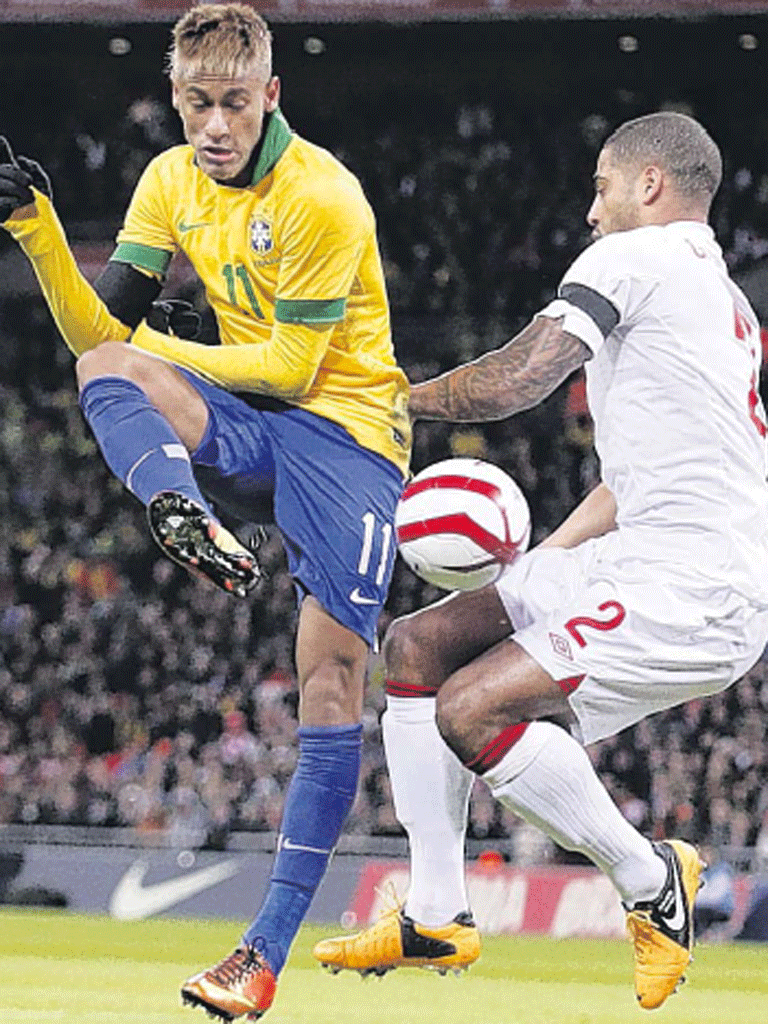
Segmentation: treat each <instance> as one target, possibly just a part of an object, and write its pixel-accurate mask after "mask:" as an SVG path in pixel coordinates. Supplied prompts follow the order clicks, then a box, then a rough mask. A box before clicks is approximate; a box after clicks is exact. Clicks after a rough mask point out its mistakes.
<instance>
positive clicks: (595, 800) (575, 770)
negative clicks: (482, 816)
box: [483, 722, 666, 906]
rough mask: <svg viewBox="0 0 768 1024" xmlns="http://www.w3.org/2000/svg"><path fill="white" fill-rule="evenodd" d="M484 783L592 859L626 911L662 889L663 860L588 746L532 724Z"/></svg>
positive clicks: (527, 817)
mask: <svg viewBox="0 0 768 1024" xmlns="http://www.w3.org/2000/svg"><path fill="white" fill-rule="evenodd" d="M483 779H484V780H485V782H487V783H488V785H489V787H490V789H491V792H492V793H493V795H494V796H495V797H496V799H497V800H500V801H501V803H502V804H504V806H505V807H509V808H510V809H511V810H513V811H514V812H515V813H516V814H519V815H520V816H521V817H522V818H525V820H526V821H528V822H530V823H531V824H532V825H537V826H538V827H539V828H540V829H542V831H544V832H546V834H547V835H548V836H549V837H550V838H551V839H553V840H554V841H555V842H556V843H558V845H560V846H562V847H564V848H565V849H566V850H577V851H578V852H579V853H583V854H585V856H587V857H589V859H590V860H591V861H593V862H594V863H595V864H596V865H597V866H598V867H599V868H600V869H601V870H602V871H604V872H605V873H606V874H607V875H608V877H609V878H610V879H611V880H612V881H613V884H614V885H615V886H616V888H617V889H618V891H619V894H620V895H621V898H622V900H623V901H624V903H625V904H627V906H633V905H634V904H635V903H636V902H637V901H638V900H647V899H653V897H655V896H657V895H658V894H659V892H660V891H661V888H662V886H663V885H664V882H665V880H666V866H665V864H664V861H663V860H662V859H661V857H659V856H658V855H657V854H656V853H655V852H654V849H653V846H652V845H651V843H650V842H649V841H648V840H647V839H646V838H645V837H644V836H642V835H641V834H640V833H639V832H638V831H637V830H636V829H635V828H633V826H632V825H630V823H629V822H628V821H627V819H626V818H625V817H624V816H623V814H622V813H621V811H620V810H619V809H618V807H617V806H616V804H615V803H614V802H613V800H611V798H610V796H609V795H608V792H607V790H606V789H605V787H604V786H603V784H602V782H601V781H600V779H599V778H598V777H597V773H596V772H595V770H594V768H593V767H592V762H591V761H590V760H589V757H588V756H587V754H586V751H585V750H584V748H583V747H582V746H581V745H580V744H579V743H577V742H576V740H575V739H574V738H573V737H572V736H571V735H570V734H569V733H567V732H566V731H565V730H564V729H561V728H560V727H559V726H556V725H553V724H552V723H551V722H531V723H530V725H529V726H528V728H527V729H526V731H525V732H524V733H523V735H522V736H521V737H520V739H519V740H518V741H517V743H515V745H514V746H513V747H511V748H510V750H509V751H508V752H507V754H506V755H505V756H504V757H503V758H502V760H501V761H500V762H499V763H498V764H497V765H496V766H495V767H494V768H491V770H490V771H488V772H486V773H485V775H483Z"/></svg>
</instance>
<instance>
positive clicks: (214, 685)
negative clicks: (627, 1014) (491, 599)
mask: <svg viewBox="0 0 768 1024" xmlns="http://www.w3.org/2000/svg"><path fill="white" fill-rule="evenodd" d="M628 103H629V101H628V100H626V98H624V99H622V98H621V97H620V96H616V97H613V98H611V97H607V98H606V101H605V104H604V107H603V108H602V110H601V113H599V114H596V113H594V112H590V110H588V109H584V110H581V111H579V112H577V115H575V114H574V111H573V109H571V108H570V107H569V106H567V105H566V106H564V107H563V108H562V111H561V120H560V122H559V123H556V124H553V123H552V120H551V118H550V117H549V116H548V115H547V114H545V113H543V112H542V113H539V114H536V113H535V112H532V110H531V109H528V110H526V111H525V112H524V113H521V110H520V109H514V108H513V107H505V106H500V105H497V106H494V105H492V104H484V103H475V104H472V103H462V104H457V105H456V106H454V107H452V108H451V109H450V110H449V111H447V112H446V111H444V112H443V114H442V117H439V118H438V117H434V118H432V120H431V121H430V123H429V130H427V128H426V127H425V122H424V121H423V118H422V119H421V120H419V119H418V118H416V116H415V115H414V114H413V113H411V114H410V116H402V117H398V119H397V120H393V119H392V118H391V117H389V118H387V117H385V116H384V115H383V114H380V115H379V116H378V117H377V118H375V119H374V123H373V124H371V123H370V116H371V115H369V120H368V121H367V122H363V121H362V120H360V121H355V119H354V118H353V117H350V118H349V119H347V120H345V121H344V123H343V127H342V126H341V125H340V124H339V126H338V128H337V130H336V136H335V137H330V138H324V137H322V136H323V133H326V134H328V133H331V129H330V128H329V127H328V126H327V125H325V123H324V122H322V121H321V122H320V123H319V133H320V135H321V137H320V138H319V139H318V141H321V142H323V143H324V144H326V145H331V146H332V148H333V149H334V150H335V151H336V152H337V154H338V155H339V156H341V157H342V159H344V160H345V161H346V162H347V163H348V164H349V166H350V167H351V168H352V169H353V170H354V171H355V172H356V173H357V174H358V175H359V176H360V177H361V179H362V181H363V183H364V186H365V188H366V191H367V192H368V195H369V196H370V199H371V202H372V204H373V206H374V209H375V211H376V214H377V218H378V222H379V231H380V238H381V245H382V252H383V256H384V262H385V269H386V273H387V280H388V286H389V290H390V296H391V300H392V308H393V324H394V329H395V341H396V345H397V349H398V353H399V356H400V358H401V361H402V362H403V364H404V365H405V368H406V370H407V372H408V373H409V376H410V377H411V378H412V379H414V380H417V379H420V378H423V377H424V376H427V375H430V374H432V373H434V372H436V371H439V370H440V369H443V368H446V367H448V366H450V365H452V364H454V363H455V362H457V361H459V360H464V359H466V358H469V357H471V356H473V355H476V354H479V353H480V352H481V351H484V350H485V349H487V348H490V347H492V346H494V345H497V344H498V343H500V342H501V341H503V340H505V339H506V338H507V337H509V336H510V335H511V334H512V333H514V331H515V330H517V329H518V328H519V327H520V326H521V325H522V324H523V323H524V321H525V320H526V319H527V318H528V317H529V316H530V315H531V313H533V312H534V311H535V310H536V309H537V308H540V307H541V306H542V305H543V304H544V303H545V302H546V301H548V299H549V298H550V297H551V295H552V292H553V290H554V288H555V286H556V283H557V281H558V279H559V277H560V275H561V274H562V272H563V270H564V269H565V267H566V265H567V264H568V262H570V260H571V259H572V258H573V256H574V255H575V253H576V252H577V251H578V250H579V249H580V248H581V247H582V246H583V245H585V244H586V243H587V241H588V231H587V228H586V225H585V223H584V212H585V210H586V208H587V206H588V205H589V191H590V176H591V172H592V167H593V164H594V159H595V155H596V152H597V149H598V148H599V144H600V142H601V140H602V138H603V137H604V136H605V134H606V131H607V129H608V128H609V127H612V126H613V124H614V123H616V122H617V121H618V120H621V119H623V118H624V117H626V116H631V115H632V114H633V113H636V112H640V111H639V110H637V111H636V110H633V109H632V108H631V104H630V105H629V106H628ZM692 112H693V113H697V112H696V111H692ZM722 133H723V135H722V136H721V139H720V140H721V142H722V144H723V146H724V148H725V149H726V180H725V182H724V186H723V189H722V192H721V195H720V197H719V199H718V204H717V208H716V211H715V226H716V229H717V231H718V234H719V237H720V239H721V241H722V242H723V244H724V245H725V248H726V254H727V258H728V261H729V264H730V265H731V267H732V269H733V270H734V271H735V272H740V271H743V272H752V271H753V270H754V269H755V268H756V267H759V265H760V261H761V260H762V258H763V257H764V256H765V255H766V253H768V168H766V167H764V166H762V165H761V163H760V158H758V157H757V156H755V154H753V153H745V152H740V151H739V149H738V147H736V146H735V145H734V148H733V149H729V148H728V140H729V138H730V130H729V126H728V123H727V122H725V121H724V122H723V125H722ZM306 134H308V135H310V137H315V136H313V135H312V133H311V132H310V130H309V129H307V131H306ZM175 141H178V129H177V127H176V125H175V122H174V120H173V118H172V116H171V112H170V110H169V108H168V106H167V105H166V104H165V103H163V102H161V101H160V100H158V99H156V98H153V97H151V96H148V97H146V98H142V99H140V100H135V101H134V102H133V103H132V104H131V105H130V106H129V108H128V110H127V113H126V115H125V120H124V121H123V122H122V123H119V124H116V125H111V126H110V129H109V134H106V133H105V135H104V137H103V138H102V137H95V136H94V134H93V133H89V132H88V131H86V130H85V128H83V127H82V126H78V125H68V126H67V129H66V131H62V132H61V133H59V134H58V135H56V136H53V137H48V138H47V139H46V140H42V139H41V146H43V145H45V146H47V148H48V153H46V152H45V151H37V152H35V153H34V155H35V156H36V157H38V158H40V159H41V160H42V161H43V162H44V163H46V166H47V167H48V169H49V170H50V172H51V175H52V178H53V181H54V190H55V196H56V197H57V205H58V206H59V209H60V211H61V213H62V215H63V217H64V219H65V220H69V221H77V220H85V219H94V218H95V219H99V218H101V222H102V223H103V224H110V223H112V222H113V221H117V220H118V219H119V217H120V213H121V211H122V209H123V207H124V206H125V203H126V202H127V198H128V196H129V195H130V191H131V189H132V187H133V184H134V182H135V180H136V178H137V176H138V174H139V173H140V171H141V168H142V167H143V165H144V164H145V163H146V161H147V160H148V159H149V158H150V157H151V156H152V155H153V154H154V153H155V152H158V151H159V150H161V149H163V148H165V147H166V146H167V145H168V144H171V143H173V142H175ZM742 157H743V158H744V160H745V161H746V160H747V158H749V160H750V163H749V164H747V163H745V162H742V159H741V158H742ZM753 158H754V159H753ZM747 166H748V167H749V169H747ZM187 294H189V295H190V296H191V298H192V299H193V300H194V301H195V302H197V303H198V304H200V305H202V301H203V300H202V297H201V296H200V295H199V294H197V292H196V291H195V289H194V288H191V289H190V288H188V289H187ZM0 341H1V342H2V346H3V351H4V359H3V364H2V367H0V403H1V404H2V409H3V416H2V419H1V420H0V516H1V517H2V522H3V527H4V529H3V531H2V533H1V534H0V591H2V601H1V602H0V823H8V822H18V823H29V824H45V823H51V824H78V825H80V824H92V825H130V826H133V827H135V828H137V829H139V830H141V831H143V832H145V833H146V834H148V835H154V834H159V833H162V834H164V835H165V836H167V837H168V838H169V840H170V841H171V842H173V843H176V844H178V845H180V846H196V845H198V846H199V845H208V846H211V847H220V848H222V847H224V846H225V845H226V842H227V836H228V835H229V834H230V833H231V832H232V831H233V830H263V831H271V830H274V829H275V828H276V827H277V824H278V821H279V818H280V812H281V807H282V800H283V794H284V791H285V786H286V783H287V780H288V779H289V778H290V776H291V774H292V771H293V767H294V764H295V759H296V748H295V730H296V708H297V693H296V681H295V676H294V668H293V657H292V653H293V652H292V633H293V627H294V619H295V596H294V592H293V586H292V583H291V581H290V579H289V578H288V577H287V575H286V573H285V571H284V559H283V554H282V549H281V545H280V539H279V536H278V535H277V533H276V531H275V530H274V527H271V528H268V537H267V540H266V542H265V544H264V546H263V547H262V552H261V561H262V562H263V564H264V567H265V568H266V570H267V572H268V573H269V578H268V580H267V582H266V584H265V586H264V587H263V588H262V589H261V590H260V591H259V592H258V593H257V594H256V595H255V596H254V597H252V598H251V599H249V600H248V601H247V602H242V603H238V602H234V601H232V600H231V599H229V598H227V597H226V596H225V595H223V594H221V593H219V592H218V591H216V590H214V589H213V588H212V587H210V586H208V585H207V584H205V583H204V582H198V581H196V580H193V579H192V578H191V577H189V576H188V575H187V574H186V573H184V572H183V570H180V569H178V568H176V567H175V566H174V565H173V564H172V563H171V562H170V561H168V560H167V559H165V558H164V557H163V556H162V554H160V552H159V551H158V550H157V549H156V548H155V547H154V546H153V544H152V542H151V541H150V539H149V536H148V533H147V530H146V528H145V525H144V520H143V513H142V510H141V508H140V507H139V505H138V503H137V502H135V501H134V499H133V498H132V497H131V496H130V495H128V494H127V493H126V492H125V491H124V490H123V489H122V487H121V486H120V485H119V484H118V483H117V482H116V481H115V480H113V478H112V477H111V475H110V474H109V472H108V471H107V469H106V467H105V466H104V464H103V462H102V460H101V458H100V456H99V454H98V452H97V449H96V447H95V444H94V442H93V439H92V438H91V436H90V435H89V433H88V431H87V428H86V426H85V424H84V422H83V420H82V417H81V415H80V411H79V409H78V405H77V400H76V395H75V390H74V387H73V381H72V372H71V358H70V356H69V354H68V353H67V352H66V350H65V349H64V347H63V345H62V344H61V341H60V339H58V337H57V335H56V332H55V328H54V327H53V325H52V323H51V321H50V319H49V318H48V316H47V313H46V311H45V309H44V308H43V306H42V304H41V303H40V301H39V300H37V299H35V300H30V299H29V298H26V297H25V298H23V299H19V298H17V299H14V298H12V297H6V298H5V299H3V300H2V303H1V304H0ZM450 455H456V456H462V455H473V456H478V457H482V458H486V459H490V460H491V461H494V462H497V463H498V464H500V465H501V466H502V467H503V468H504V469H506V470H507V471H508V472H509V473H510V474H511V475H512V476H513V477H514V478H515V479H516V480H517V481H518V483H519V484H520V485H521V487H522V488H523V490H524V492H525V494H526V496H527V497H528V500H529V503H530V506H531V510H532V518H533V525H534V537H533V542H534V543H535V542H536V541H537V540H539V539H541V538H542V537H543V536H545V535H546V534H547V533H548V532H549V531H550V530H551V529H552V528H553V527H554V526H555V525H557V523H558V522H559V521H560V520H561V519H562V518H563V517H564V516H565V515H566V514H567V512H568V511H569V510H570V509H571V508H572V507H573V506H574V505H575V504H576V503H577V502H578V501H579V500H580V498H581V497H582V496H583V495H584V494H585V493H586V492H587V491H588V490H589V489H590V488H591V487H592V486H594V484H595V483H596V481H597V479H598V473H599V467H598V465H597V462H596V459H595V456H594V453H593V451H592V433H591V423H590V419H589V415H588V413H587V410H586V405H585V397H584V386H583V380H582V379H581V378H580V377H579V376H578V375H577V376H576V377H575V378H573V379H572V380H570V381H568V382H566V384H565V385H563V386H562V387H561V388H559V389H558V391H557V392H556V393H555V394H554V395H553V396H552V397H551V398H550V399H549V400H548V401H547V402H545V403H544V404H543V405H542V406H541V407H539V408H538V409H536V410H532V411H531V412H528V413H525V414H523V415H521V416H518V417H516V418H515V419H514V420H512V421H509V422H505V423H499V424H492V425H489V426H487V427H484V428H483V429H482V430H481V429H478V428H474V427H467V426H462V427H456V426H453V425H449V424H430V425H422V426H420V427H418V428H417V433H416V447H415V452H414V462H413V465H414V469H417V470H418V469H420V468H421V467H422V466H424V465H427V464H428V463H430V462H433V461H436V460H437V459H440V458H445V457H448V456H450ZM439 596H440V594H439V592H437V591H435V590H433V589H432V588H430V587H428V586H427V585H425V584H422V583H421V582H420V581H418V580H417V579H416V578H415V577H414V576H413V575H412V574H411V573H410V572H409V571H408V570H407V569H406V568H405V567H404V566H403V565H402V564H401V563H399V564H398V566H397V569H396V574H395V579H394V584H393V587H392V592H391V596H390V599H389V602H388V605H387V609H386V612H385V614H384V616H383V617H382V622H381V629H382V631H383V630H384V629H385V628H386V624H387V621H388V619H389V618H390V617H391V616H393V615H399V614H402V613H404V612H407V611H410V610H412V609H414V608H415V607H417V606H418V605H420V604H423V603H425V602H427V601H431V600H434V599H436V598H437V597H439ZM383 706H384V697H383V668H382V665H381V662H380V660H379V658H378V656H376V655H372V657H371V666H370V682H369V686H368V692H367V701H366V707H365V721H364V724H365V741H364V762H363V769H362V776H361V784H360V790H359V795H358V798H357V802H356V804H355V807H354V810H353V814H352V818H351V820H350V823H349V826H348V831H349V832H352V833H359V834H363V835H371V836H376V835H397V834H400V828H399V826H398V824H397V822H396V820H395V817H394V812H393V807H392V799H391V792H390V788H389V783H388V778H387V773H386V769H385V766H384V759H383V750H382V745H381V735H380V726H379V717H380V713H381V711H382V709H383ZM591 754H592V756H593V757H594V760H595V763H596V764H597V766H598V767H599V769H600V771H601V772H602V774H603V777H604V778H605V779H606V781H607V782H608V784H609V786H610V788H611V791H612V792H613V794H614V796H615V797H616V799H617V801H618V802H619V804H620V805H621V807H622V810H623V811H624V813H625V814H626V816H627V817H628V818H629V819H630V820H631V821H632V822H633V823H634V824H636V825H637V826H638V827H640V828H641V829H643V830H644V831H646V832H647V833H649V834H651V835H662V834H674V835H678V836H684V837H690V838H692V839H696V840H697V841H699V842H702V843H705V844H706V845H709V846H712V847H715V848H721V847H748V846H749V847H755V846H757V847H759V848H760V849H762V850H764V853H765V858H766V862H768V662H761V663H759V664H758V666H756V668H755V669H754V670H753V671H752V672H751V673H750V674H749V676H748V677H746V678H745V679H744V680H743V681H741V682H740V683H739V684H738V685H736V686H734V687H733V688H732V689H731V690H729V691H728V692H727V693H725V694H722V695H721V696H718V697H714V698H711V699H709V700H706V701H700V702H694V703H692V704H689V705H687V706H685V707H683V708H679V709H675V710H673V711H670V712H668V713H665V714H662V715H657V716H655V717H654V718H653V719H651V720H648V721H646V722H643V723H641V724H640V725H638V726H637V727H635V728H634V729H631V730H628V731H626V732H624V733H622V734H621V735H619V736H618V737H615V738H613V739H611V740H608V741H604V742H603V743H601V744H598V745H596V746H595V747H594V748H593V749H592V751H591ZM469 835H470V837H471V838H474V839H488V840H494V841H497V842H500V841H501V842H506V841H507V840H509V841H510V842H511V843H512V844H513V849H514V850H515V856H517V857H518V858H519V859H521V860H523V859H525V858H526V857H534V856H553V855H554V854H553V851H552V850H551V849H549V848H548V847H547V846H546V844H543V843H542V841H541V839H540V837H539V838H538V839H537V838H536V837H535V836H532V835H531V833H530V830H527V829H525V828H523V827H522V825H521V823H520V822H519V821H517V820H515V819H514V818H513V816H511V815H510V814H509V813H508V812H505V811H503V810H502V809H501V808H500V807H499V806H498V805H496V804H495V803H494V802H493V801H492V800H491V799H490V797H489V796H488V794H487V792H486V791H485V789H484V787H483V786H482V784H480V783H478V784H477V785H476V787H475V790H474V792H473V797H472V813H471V821H470V827H469ZM515 843H516V844H517V845H514V844H515Z"/></svg>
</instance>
